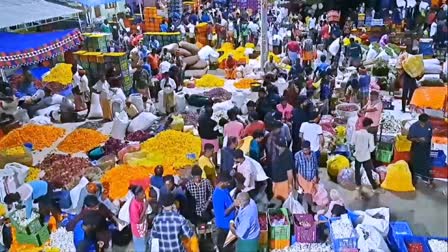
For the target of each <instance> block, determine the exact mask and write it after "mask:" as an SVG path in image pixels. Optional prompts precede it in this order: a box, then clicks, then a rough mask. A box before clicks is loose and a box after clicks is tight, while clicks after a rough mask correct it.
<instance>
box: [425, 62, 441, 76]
mask: <svg viewBox="0 0 448 252" xmlns="http://www.w3.org/2000/svg"><path fill="white" fill-rule="evenodd" d="M424 67H425V74H440V73H441V72H442V66H441V65H440V64H424Z"/></svg>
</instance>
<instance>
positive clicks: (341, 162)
mask: <svg viewBox="0 0 448 252" xmlns="http://www.w3.org/2000/svg"><path fill="white" fill-rule="evenodd" d="M349 167H350V162H349V160H348V159H347V158H346V157H344V156H342V155H334V156H333V157H331V158H330V159H328V161H327V172H328V175H330V176H331V177H333V178H334V179H336V177H337V176H338V174H339V172H340V171H342V170H343V169H346V168H349Z"/></svg>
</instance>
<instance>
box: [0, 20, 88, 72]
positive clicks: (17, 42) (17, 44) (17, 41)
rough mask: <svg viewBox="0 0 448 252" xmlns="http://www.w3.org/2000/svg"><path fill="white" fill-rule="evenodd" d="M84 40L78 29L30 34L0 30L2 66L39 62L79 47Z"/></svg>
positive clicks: (0, 62)
mask: <svg viewBox="0 0 448 252" xmlns="http://www.w3.org/2000/svg"><path fill="white" fill-rule="evenodd" d="M82 40H83V37H82V34H81V32H80V31H79V30H78V29H73V30H63V31H55V32H42V33H28V34H18V33H11V32H0V41H1V43H0V68H12V67H18V66H24V65H31V64H35V63H39V62H41V61H44V60H47V59H50V58H53V57H55V56H57V55H60V54H62V53H64V52H65V51H68V50H70V49H72V48H75V47H77V46H78V45H80V44H81V43H82Z"/></svg>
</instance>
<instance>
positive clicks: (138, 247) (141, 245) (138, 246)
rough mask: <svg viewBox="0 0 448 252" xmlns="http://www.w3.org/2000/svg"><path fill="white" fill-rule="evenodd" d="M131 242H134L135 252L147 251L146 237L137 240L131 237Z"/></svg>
mask: <svg viewBox="0 0 448 252" xmlns="http://www.w3.org/2000/svg"><path fill="white" fill-rule="evenodd" d="M132 241H133V242H134V249H135V252H146V251H148V239H146V237H143V238H137V237H135V236H132Z"/></svg>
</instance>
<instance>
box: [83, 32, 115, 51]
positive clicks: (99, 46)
mask: <svg viewBox="0 0 448 252" xmlns="http://www.w3.org/2000/svg"><path fill="white" fill-rule="evenodd" d="M83 35H84V38H85V41H84V49H85V50H87V51H89V52H97V51H98V50H99V52H107V42H108V41H109V40H111V39H112V38H111V35H110V34H107V33H84V34H83Z"/></svg>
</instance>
